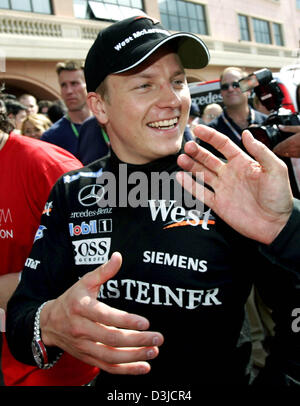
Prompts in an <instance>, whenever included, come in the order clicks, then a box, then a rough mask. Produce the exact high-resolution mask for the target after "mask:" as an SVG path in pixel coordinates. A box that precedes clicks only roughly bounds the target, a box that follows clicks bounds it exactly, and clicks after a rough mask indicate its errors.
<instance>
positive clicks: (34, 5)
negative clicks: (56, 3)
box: [0, 0, 52, 14]
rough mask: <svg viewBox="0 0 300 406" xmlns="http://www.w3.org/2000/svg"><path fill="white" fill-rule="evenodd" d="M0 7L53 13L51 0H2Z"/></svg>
mask: <svg viewBox="0 0 300 406" xmlns="http://www.w3.org/2000/svg"><path fill="white" fill-rule="evenodd" d="M0 8H5V9H9V10H17V11H29V12H33V13H42V14H52V7H51V0H0Z"/></svg>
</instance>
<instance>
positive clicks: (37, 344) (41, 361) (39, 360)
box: [32, 301, 63, 369]
mask: <svg viewBox="0 0 300 406" xmlns="http://www.w3.org/2000/svg"><path fill="white" fill-rule="evenodd" d="M47 303H48V301H47V302H44V303H43V304H41V306H40V307H39V308H38V310H37V312H36V314H35V318H34V327H33V341H32V350H33V356H34V359H35V362H36V364H37V366H38V367H39V368H41V369H49V368H52V367H53V366H54V365H55V364H56V362H57V361H58V360H59V359H60V357H61V355H62V353H63V352H62V351H61V350H60V349H59V348H57V347H50V348H49V351H47V348H46V346H45V344H44V343H43V340H42V338H41V329H40V315H41V311H42V309H43V307H44V306H45V305H46V304H47ZM50 360H51V362H49V361H50Z"/></svg>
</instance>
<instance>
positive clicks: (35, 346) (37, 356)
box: [31, 340, 44, 368]
mask: <svg viewBox="0 0 300 406" xmlns="http://www.w3.org/2000/svg"><path fill="white" fill-rule="evenodd" d="M31 348H32V354H33V358H34V360H35V362H36V364H37V366H38V367H39V368H43V366H44V357H43V351H42V349H41V346H40V344H39V342H38V341H36V340H33V341H32V344H31Z"/></svg>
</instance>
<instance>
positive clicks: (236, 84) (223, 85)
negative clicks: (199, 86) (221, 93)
mask: <svg viewBox="0 0 300 406" xmlns="http://www.w3.org/2000/svg"><path fill="white" fill-rule="evenodd" d="M229 86H232V87H233V88H234V89H238V88H239V87H240V84H239V82H232V83H223V84H222V85H221V90H228V89H229Z"/></svg>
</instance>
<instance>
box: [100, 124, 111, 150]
mask: <svg viewBox="0 0 300 406" xmlns="http://www.w3.org/2000/svg"><path fill="white" fill-rule="evenodd" d="M100 128H101V133H102V136H103V139H104V141H105V143H106V145H107V146H108V147H109V146H110V141H109V138H108V135H107V134H106V132H105V130H104V128H103V127H100Z"/></svg>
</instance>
